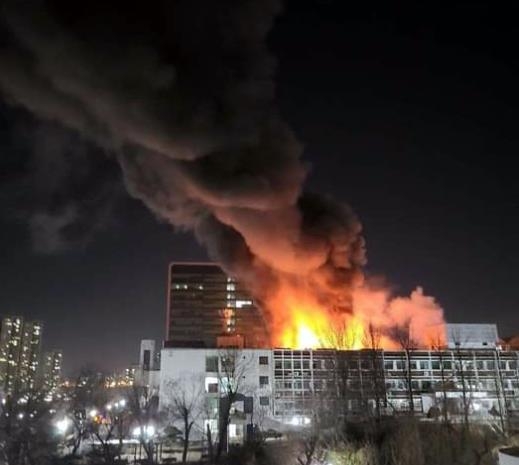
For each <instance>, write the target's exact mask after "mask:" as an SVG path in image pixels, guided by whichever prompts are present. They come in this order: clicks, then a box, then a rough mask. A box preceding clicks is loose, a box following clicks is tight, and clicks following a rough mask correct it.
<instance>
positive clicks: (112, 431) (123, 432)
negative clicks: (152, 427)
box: [90, 403, 131, 464]
mask: <svg viewBox="0 0 519 465" xmlns="http://www.w3.org/2000/svg"><path fill="white" fill-rule="evenodd" d="M130 419H131V416H130V415H129V412H128V411H127V410H126V409H125V408H123V407H115V406H114V405H112V404H110V403H109V404H107V405H105V406H104V408H103V409H102V410H101V411H100V413H99V415H98V416H97V418H95V420H94V421H93V422H92V423H91V426H90V427H91V431H92V436H93V438H94V439H95V442H93V444H92V454H93V455H94V457H96V458H100V459H102V460H103V462H104V463H106V464H112V463H113V462H114V461H115V459H116V458H120V457H121V453H122V449H123V439H124V438H125V437H126V436H127V435H128V433H129V426H130Z"/></svg>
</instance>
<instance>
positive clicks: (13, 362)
mask: <svg viewBox="0 0 519 465" xmlns="http://www.w3.org/2000/svg"><path fill="white" fill-rule="evenodd" d="M41 335H42V323H40V322H38V321H24V320H23V318H22V317H19V316H17V317H6V318H4V319H3V320H2V323H1V328H0V389H1V390H3V392H4V393H6V394H9V393H12V392H22V391H25V390H29V389H33V388H34V387H35V384H36V375H37V371H38V363H39V358H40V350H41Z"/></svg>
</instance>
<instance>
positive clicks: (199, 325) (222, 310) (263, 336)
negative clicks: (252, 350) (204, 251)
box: [166, 262, 268, 347]
mask: <svg viewBox="0 0 519 465" xmlns="http://www.w3.org/2000/svg"><path fill="white" fill-rule="evenodd" d="M167 315H168V317H167V328H166V339H167V343H166V344H167V345H169V346H172V347H216V346H217V344H216V341H217V338H218V336H221V335H225V334H241V335H243V336H244V338H245V344H246V346H247V347H262V346H263V347H264V346H266V345H267V344H268V338H267V331H266V326H265V323H264V321H263V318H262V315H261V312H260V311H259V310H258V308H257V307H256V306H255V305H254V302H253V300H252V298H251V297H250V295H249V294H248V293H247V292H246V291H245V289H244V288H243V287H242V286H241V285H240V284H239V283H237V282H236V281H235V280H234V279H232V278H230V277H228V276H227V275H226V274H225V273H224V272H223V271H222V269H221V268H220V267H219V266H218V265H216V264H214V263H178V262H175V263H171V264H170V267H169V278H168V299H167Z"/></svg>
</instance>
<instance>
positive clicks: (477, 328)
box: [447, 323, 499, 349]
mask: <svg viewBox="0 0 519 465" xmlns="http://www.w3.org/2000/svg"><path fill="white" fill-rule="evenodd" d="M498 342H499V336H498V334H497V325H495V324H477V323H449V324H447V347H448V348H449V349H455V348H457V347H459V348H462V349H495V348H496V347H497V345H498Z"/></svg>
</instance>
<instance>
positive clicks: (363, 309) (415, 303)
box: [270, 285, 445, 350]
mask: <svg viewBox="0 0 519 465" xmlns="http://www.w3.org/2000/svg"><path fill="white" fill-rule="evenodd" d="M270 305H271V308H276V309H277V311H276V312H275V313H273V319H274V321H273V329H274V341H273V342H274V344H275V345H276V346H281V347H287V348H294V349H316V348H338V349H352V350H358V349H362V348H385V349H397V348H399V341H395V340H393V339H392V337H391V330H392V329H393V328H395V327H406V328H409V339H410V343H412V344H413V345H415V346H416V347H422V348H425V347H431V346H432V345H434V344H438V345H442V344H443V342H444V337H445V336H444V334H445V329H444V324H445V323H444V320H443V310H442V309H441V307H440V306H439V305H438V304H437V303H436V301H435V300H434V298H432V297H429V296H426V295H424V293H423V291H422V289H421V288H417V289H416V290H415V291H413V292H412V293H411V295H410V296H409V297H396V298H392V297H391V296H390V294H389V291H388V290H387V289H384V288H379V289H370V288H369V287H368V286H367V285H363V286H359V287H358V288H357V289H356V290H355V292H354V296H353V307H352V311H351V312H350V313H344V312H343V313H337V312H333V311H330V310H329V309H327V308H326V307H325V306H323V305H322V304H319V303H318V302H317V301H316V299H315V297H314V296H313V295H312V293H311V292H308V291H305V290H304V289H303V290H301V289H295V288H294V287H292V286H285V287H283V288H282V289H281V290H280V292H278V293H277V295H276V296H275V298H273V300H272V302H270ZM374 346H376V347H374Z"/></svg>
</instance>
